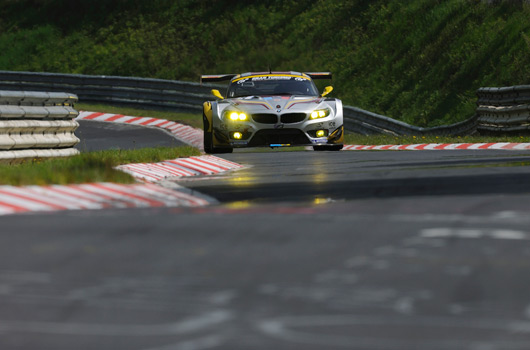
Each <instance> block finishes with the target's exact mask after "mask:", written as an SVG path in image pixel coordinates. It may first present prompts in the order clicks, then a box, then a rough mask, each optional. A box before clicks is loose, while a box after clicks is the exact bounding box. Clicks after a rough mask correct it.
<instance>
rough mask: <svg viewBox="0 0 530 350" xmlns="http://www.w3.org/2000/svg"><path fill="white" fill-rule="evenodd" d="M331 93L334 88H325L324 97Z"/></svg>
mask: <svg viewBox="0 0 530 350" xmlns="http://www.w3.org/2000/svg"><path fill="white" fill-rule="evenodd" d="M331 91H333V86H326V87H325V88H324V92H323V93H322V97H324V96H326V95H327V94H329V93H330V92H331Z"/></svg>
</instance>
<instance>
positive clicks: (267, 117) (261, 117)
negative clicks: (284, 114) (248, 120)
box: [252, 113, 278, 124]
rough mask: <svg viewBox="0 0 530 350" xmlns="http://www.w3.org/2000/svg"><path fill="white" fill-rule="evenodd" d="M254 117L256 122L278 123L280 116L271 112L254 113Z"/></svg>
mask: <svg viewBox="0 0 530 350" xmlns="http://www.w3.org/2000/svg"><path fill="white" fill-rule="evenodd" d="M252 119H253V120H254V121H255V122H256V123H261V124H276V123H278V116H277V115H276V114H269V113H258V114H252Z"/></svg>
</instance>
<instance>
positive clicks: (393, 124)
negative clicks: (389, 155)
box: [343, 106, 477, 136]
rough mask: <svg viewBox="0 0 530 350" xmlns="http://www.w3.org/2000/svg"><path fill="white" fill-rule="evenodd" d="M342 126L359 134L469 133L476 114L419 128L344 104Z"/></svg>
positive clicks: (473, 128) (473, 125) (471, 131)
mask: <svg viewBox="0 0 530 350" xmlns="http://www.w3.org/2000/svg"><path fill="white" fill-rule="evenodd" d="M343 109H344V127H345V128H346V130H349V131H353V132H355V133H358V134H361V135H373V134H386V135H439V136H453V135H454V136H456V135H469V134H472V133H474V132H475V129H476V123H477V121H476V119H477V118H476V116H473V117H471V118H469V119H468V120H465V121H463V122H459V123H456V124H452V125H445V126H438V127H433V128H421V127H418V126H414V125H410V124H407V123H404V122H402V121H399V120H395V119H392V118H388V117H385V116H382V115H379V114H375V113H372V112H369V111H365V110H363V109H360V108H357V107H350V106H344V107H343Z"/></svg>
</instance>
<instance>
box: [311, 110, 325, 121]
mask: <svg viewBox="0 0 530 350" xmlns="http://www.w3.org/2000/svg"><path fill="white" fill-rule="evenodd" d="M329 113H330V112H329V109H320V110H316V111H313V112H311V115H310V116H309V119H319V118H325V117H327V116H328V115H329Z"/></svg>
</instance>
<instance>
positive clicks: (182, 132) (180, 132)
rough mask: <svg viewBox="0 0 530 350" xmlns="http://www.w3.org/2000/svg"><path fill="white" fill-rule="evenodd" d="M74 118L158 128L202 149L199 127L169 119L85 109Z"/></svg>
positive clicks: (201, 134)
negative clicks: (87, 110)
mask: <svg viewBox="0 0 530 350" xmlns="http://www.w3.org/2000/svg"><path fill="white" fill-rule="evenodd" d="M75 120H93V121H98V122H112V123H121V124H130V125H138V126H145V127H155V128H160V129H163V130H166V131H168V132H169V133H171V135H173V136H174V137H175V138H177V139H179V140H181V141H183V142H185V143H187V144H188V145H191V146H194V147H197V148H199V149H200V150H201V151H202V150H203V131H202V130H201V129H197V128H194V127H191V126H189V125H184V124H180V123H176V122H173V121H170V120H165V119H156V118H147V117H133V116H127V115H123V114H112V113H96V112H85V111H81V112H79V115H78V116H77V118H76V119H75Z"/></svg>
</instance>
